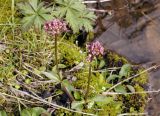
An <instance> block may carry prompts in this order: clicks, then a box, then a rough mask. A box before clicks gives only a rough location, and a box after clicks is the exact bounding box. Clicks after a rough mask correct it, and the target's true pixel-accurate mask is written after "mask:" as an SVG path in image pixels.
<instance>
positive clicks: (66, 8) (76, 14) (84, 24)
mask: <svg viewBox="0 0 160 116" xmlns="http://www.w3.org/2000/svg"><path fill="white" fill-rule="evenodd" d="M56 3H57V4H58V5H59V6H58V8H57V9H56V11H54V13H53V15H55V16H57V17H63V18H65V19H66V21H67V22H68V24H69V25H70V27H71V28H72V30H73V32H74V33H76V32H78V31H79V30H80V29H85V30H86V31H92V30H93V28H92V23H93V21H94V20H95V18H96V16H95V15H94V13H93V12H89V11H88V10H87V8H86V6H85V5H84V4H83V3H82V2H81V1H80V0H56Z"/></svg>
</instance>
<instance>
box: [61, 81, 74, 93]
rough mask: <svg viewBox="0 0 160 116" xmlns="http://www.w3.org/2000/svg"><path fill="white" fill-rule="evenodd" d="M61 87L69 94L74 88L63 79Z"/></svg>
mask: <svg viewBox="0 0 160 116" xmlns="http://www.w3.org/2000/svg"><path fill="white" fill-rule="evenodd" d="M62 84H63V86H64V87H65V88H66V89H67V90H68V91H69V92H70V93H71V91H74V90H75V88H74V87H73V86H72V85H71V83H70V82H69V81H68V80H67V79H65V80H63V81H62Z"/></svg>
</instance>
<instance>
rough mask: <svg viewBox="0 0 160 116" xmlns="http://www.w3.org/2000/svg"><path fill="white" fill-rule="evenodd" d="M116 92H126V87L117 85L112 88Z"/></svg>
mask: <svg viewBox="0 0 160 116" xmlns="http://www.w3.org/2000/svg"><path fill="white" fill-rule="evenodd" d="M114 90H115V92H117V93H127V91H126V88H125V87H124V86H123V85H119V86H117V87H115V88H114Z"/></svg>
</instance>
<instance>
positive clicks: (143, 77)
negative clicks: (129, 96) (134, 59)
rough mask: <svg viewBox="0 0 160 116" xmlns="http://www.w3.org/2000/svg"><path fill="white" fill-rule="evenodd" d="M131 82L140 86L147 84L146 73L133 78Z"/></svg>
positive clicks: (140, 70)
mask: <svg viewBox="0 0 160 116" xmlns="http://www.w3.org/2000/svg"><path fill="white" fill-rule="evenodd" d="M142 71H143V69H139V70H138V71H137V72H136V73H140V72H142ZM133 81H134V82H135V83H139V84H140V85H145V84H146V83H147V82H148V73H147V72H146V73H143V74H141V75H139V76H138V77H136V78H134V79H133Z"/></svg>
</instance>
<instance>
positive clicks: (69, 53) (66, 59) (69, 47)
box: [58, 40, 84, 67]
mask: <svg viewBox="0 0 160 116" xmlns="http://www.w3.org/2000/svg"><path fill="white" fill-rule="evenodd" d="M58 49H59V52H60V58H61V62H62V63H63V64H65V65H67V66H70V67H72V66H74V65H76V64H78V63H80V62H81V61H83V58H84V54H82V53H81V51H80V48H79V47H77V46H76V45H75V44H73V43H72V42H69V41H66V40H64V41H62V42H60V43H59V46H58Z"/></svg>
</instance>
